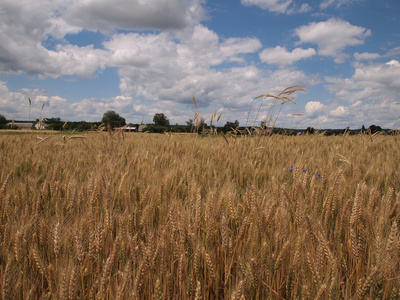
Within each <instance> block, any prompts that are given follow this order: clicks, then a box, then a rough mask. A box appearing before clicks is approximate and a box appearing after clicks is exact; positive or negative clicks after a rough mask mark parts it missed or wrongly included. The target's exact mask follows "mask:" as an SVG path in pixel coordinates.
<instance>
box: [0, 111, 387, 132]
mask: <svg viewBox="0 0 400 300" xmlns="http://www.w3.org/2000/svg"><path fill="white" fill-rule="evenodd" d="M38 121H39V119H37V120H36V122H38ZM43 121H44V122H45V123H46V126H47V127H46V129H48V130H57V131H89V130H97V129H99V128H100V126H102V125H103V126H105V128H106V129H107V130H115V129H116V128H121V127H124V126H129V127H133V128H136V130H135V131H137V130H138V129H139V127H140V125H142V124H139V123H136V124H134V123H129V124H127V123H126V120H125V118H123V117H121V116H120V115H119V114H118V113H117V112H115V111H113V110H108V111H106V112H105V113H104V114H103V117H102V119H101V121H99V122H86V121H78V122H66V121H62V120H61V119H60V118H47V119H43ZM36 122H35V123H36ZM8 123H10V120H7V119H6V117H5V116H3V115H1V114H0V129H12V127H14V128H17V126H16V124H18V122H15V124H14V126H11V125H7V124H8ZM260 126H261V127H262V126H263V124H262V123H261V125H260ZM142 127H143V130H142V131H143V132H150V133H164V132H198V133H207V132H208V131H207V130H208V129H209V128H210V127H209V126H208V125H207V123H206V122H205V121H204V120H203V119H200V120H198V121H197V122H196V123H195V122H194V121H193V119H189V120H188V121H186V125H178V124H175V125H171V124H170V121H169V119H168V117H167V116H166V115H165V114H163V113H156V114H155V115H154V117H153V123H151V124H146V126H142ZM32 129H34V127H33V128H32ZM213 129H214V130H215V131H216V132H223V133H227V132H234V133H235V134H238V133H239V134H240V133H241V132H246V128H245V127H240V125H239V121H238V120H235V121H234V122H231V121H228V122H226V123H225V125H224V126H217V127H214V126H213ZM381 131H386V132H388V131H389V130H382V128H381V127H380V126H376V125H371V126H369V128H368V129H366V128H365V126H364V125H363V126H362V128H361V129H357V130H350V129H349V128H345V129H326V130H323V133H324V134H325V135H341V134H343V133H346V132H347V133H348V134H359V133H371V134H374V133H377V132H381ZM317 132H321V130H320V131H317V130H316V129H314V128H312V127H307V129H306V130H300V129H285V128H274V129H273V133H275V134H285V135H299V134H314V133H317Z"/></svg>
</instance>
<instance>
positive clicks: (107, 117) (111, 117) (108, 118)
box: [101, 110, 126, 129]
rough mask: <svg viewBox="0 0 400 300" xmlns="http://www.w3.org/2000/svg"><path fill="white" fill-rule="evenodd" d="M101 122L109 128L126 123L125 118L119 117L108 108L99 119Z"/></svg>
mask: <svg viewBox="0 0 400 300" xmlns="http://www.w3.org/2000/svg"><path fill="white" fill-rule="evenodd" d="M101 122H102V123H104V124H106V125H107V126H110V127H111V129H114V127H121V126H124V125H125V124H126V122H125V118H123V117H121V116H120V115H119V114H118V113H116V112H115V111H113V110H108V111H107V112H105V113H104V115H103V118H102V119H101Z"/></svg>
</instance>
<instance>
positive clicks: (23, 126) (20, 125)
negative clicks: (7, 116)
mask: <svg viewBox="0 0 400 300" xmlns="http://www.w3.org/2000/svg"><path fill="white" fill-rule="evenodd" d="M7 126H16V127H17V128H18V129H29V130H30V129H32V126H33V123H16V122H9V123H7Z"/></svg>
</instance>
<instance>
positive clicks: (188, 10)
mask: <svg viewBox="0 0 400 300" xmlns="http://www.w3.org/2000/svg"><path fill="white" fill-rule="evenodd" d="M203 2H204V1H203V0H146V1H143V0H115V1H113V2H112V3H111V2H110V1H108V0H86V1H81V0H71V4H70V5H68V6H67V8H66V9H65V12H64V18H65V19H66V20H67V21H68V22H69V23H71V24H73V25H77V26H81V27H85V28H87V29H91V30H101V31H106V32H110V31H112V30H114V29H116V28H119V29H126V30H131V29H164V30H165V29H183V28H185V27H188V26H191V25H193V24H197V23H198V22H200V21H201V20H202V19H203V18H204V8H203V6H202V3H203Z"/></svg>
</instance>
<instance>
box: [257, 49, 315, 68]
mask: <svg viewBox="0 0 400 300" xmlns="http://www.w3.org/2000/svg"><path fill="white" fill-rule="evenodd" d="M315 54H316V52H315V50H314V49H313V48H308V49H301V48H296V49H294V50H293V51H292V52H289V51H288V50H287V49H286V48H285V47H280V46H276V47H275V48H267V49H264V50H263V51H262V52H261V53H260V55H259V56H260V59H261V61H263V62H266V63H268V64H273V65H279V66H288V65H291V64H293V63H294V62H296V61H298V60H300V59H304V58H308V57H311V56H313V55H315Z"/></svg>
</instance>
